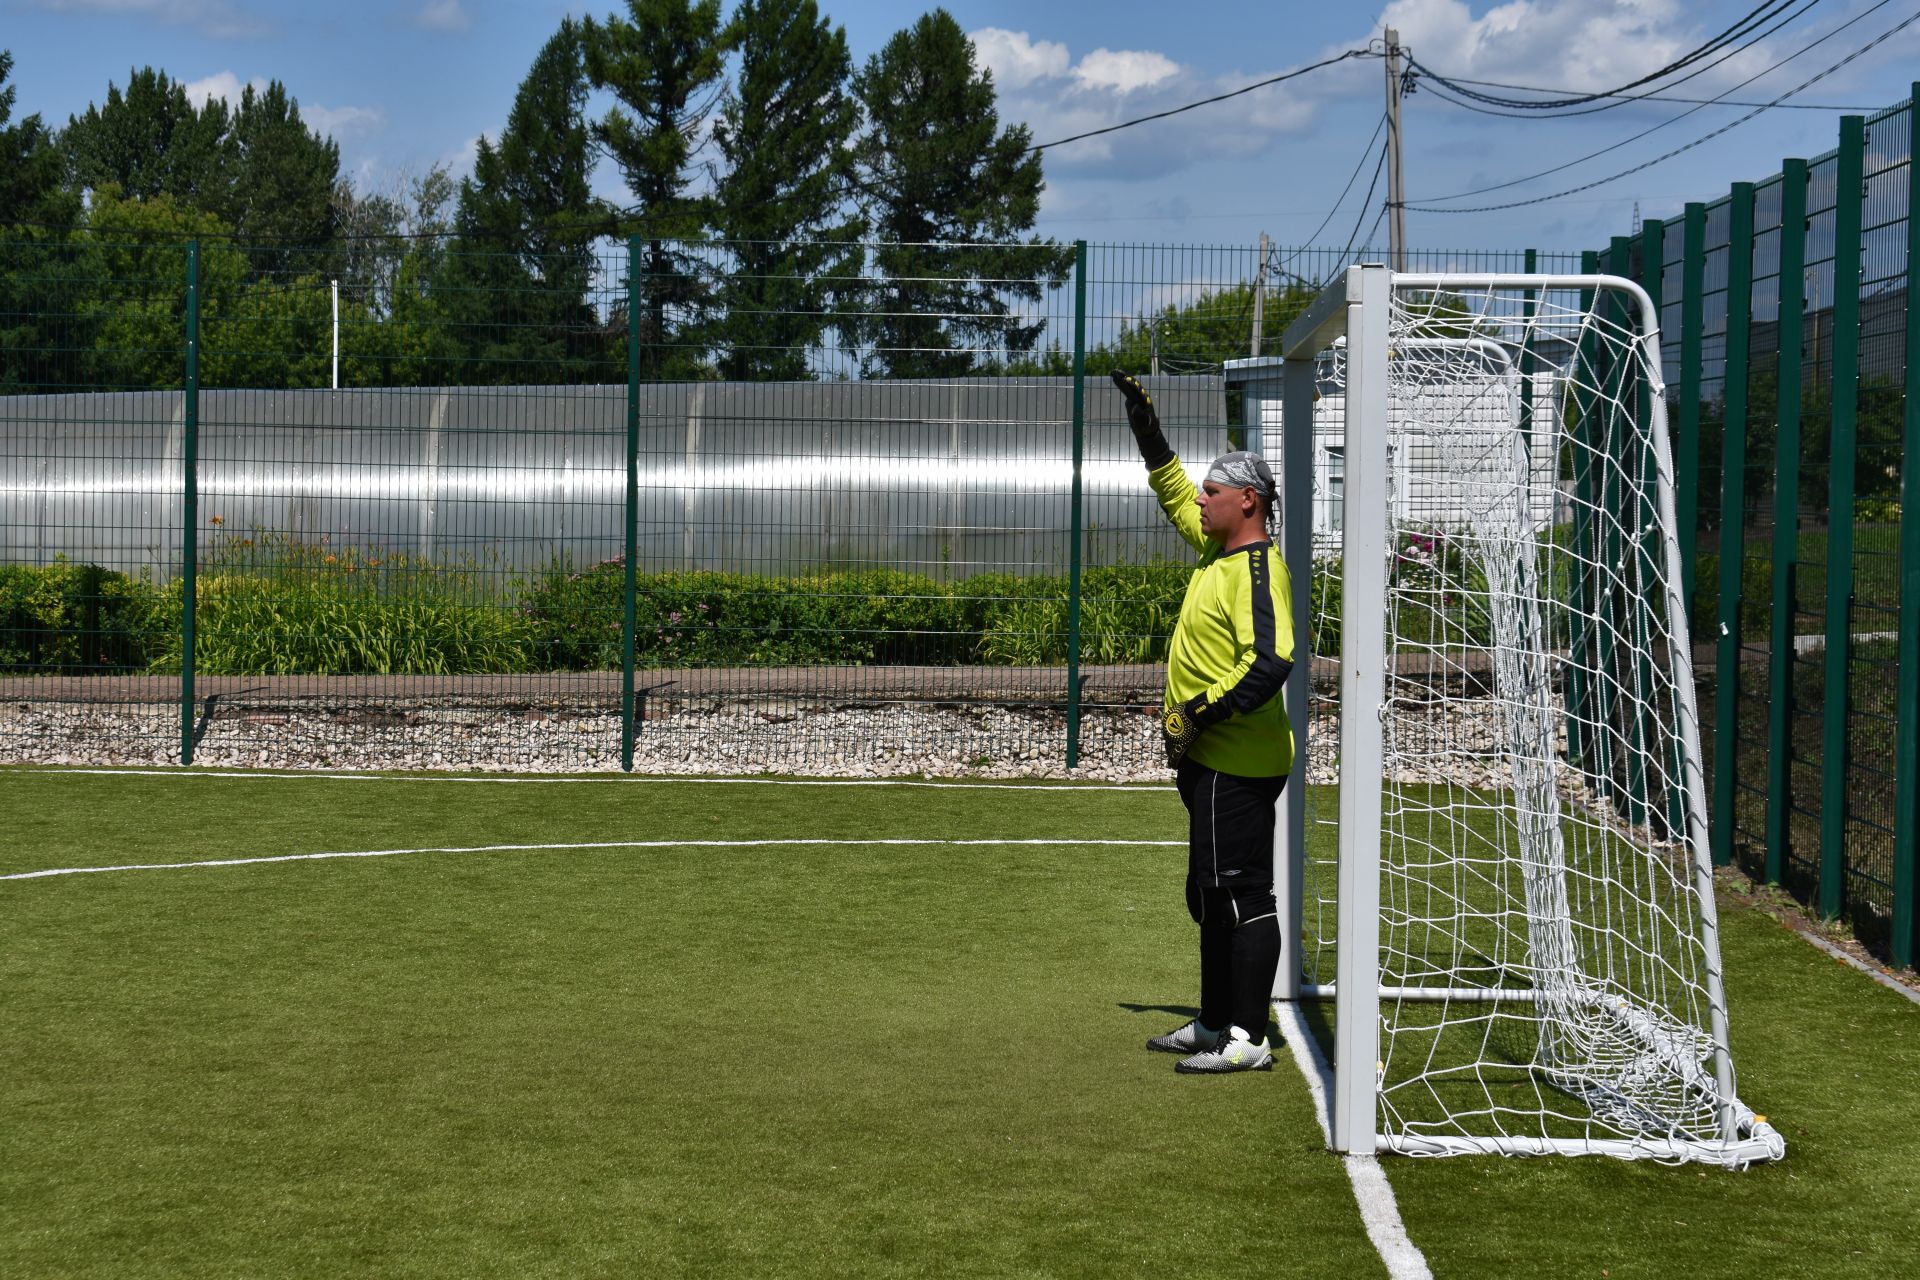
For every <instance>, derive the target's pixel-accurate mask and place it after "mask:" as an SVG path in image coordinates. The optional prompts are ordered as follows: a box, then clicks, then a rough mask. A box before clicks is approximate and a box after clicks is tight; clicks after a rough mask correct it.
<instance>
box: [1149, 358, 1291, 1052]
mask: <svg viewBox="0 0 1920 1280" xmlns="http://www.w3.org/2000/svg"><path fill="white" fill-rule="evenodd" d="M1113 381H1114V384H1115V385H1116V386H1118V387H1119V388H1120V391H1121V393H1122V394H1123V395H1125V396H1126V401H1127V422H1128V424H1129V425H1130V426H1131V427H1132V428H1133V435H1134V440H1135V442H1136V443H1137V444H1138V445H1139V446H1140V456H1141V458H1142V459H1143V460H1144V461H1145V462H1146V464H1147V482H1148V483H1149V484H1150V485H1152V486H1153V492H1154V494H1155V496H1156V497H1158V498H1159V500H1160V506H1161V508H1162V509H1163V510H1164V511H1165V512H1166V513H1167V519H1169V520H1171V521H1172V522H1173V527H1174V528H1176V529H1178V530H1179V531H1180V536H1181V537H1183V538H1185V539H1186V540H1187V542H1188V543H1189V544H1190V545H1191V546H1192V547H1193V549H1194V550H1195V551H1197V552H1199V553H1200V563H1199V566H1198V567H1197V568H1196V569H1195V570H1194V571H1193V576H1192V578H1190V579H1189V580H1188V582H1187V594H1186V599H1185V600H1184V601H1182V603H1181V605H1180V620H1179V622H1178V623H1176V624H1175V626H1174V629H1173V642H1172V644H1171V645H1170V646H1169V648H1168V651H1167V691H1166V697H1165V699H1164V701H1163V704H1162V709H1161V717H1162V721H1161V724H1162V733H1163V737H1164V740H1165V744H1166V750H1167V763H1168V764H1169V765H1171V766H1172V767H1173V768H1174V769H1175V770H1176V772H1177V776H1178V781H1179V787H1180V799H1181V800H1182V801H1183V802H1184V803H1185V804H1186V807H1187V819H1188V821H1187V832H1188V836H1187V839H1188V850H1187V910H1188V912H1189V913H1190V914H1191V915H1192V916H1193V920H1194V923H1195V924H1198V925H1199V926H1200V1016H1199V1017H1197V1018H1195V1019H1194V1020H1193V1021H1192V1022H1189V1023H1187V1024H1186V1025H1185V1026H1183V1027H1180V1028H1178V1029H1177V1030H1174V1031H1170V1032H1168V1033H1167V1034H1166V1035H1163V1036H1155V1037H1154V1038H1153V1039H1151V1040H1149V1041H1147V1047H1148V1048H1149V1049H1153V1050H1155V1051H1157V1052H1161V1053H1177V1054H1180V1055H1182V1056H1181V1060H1180V1061H1179V1062H1178V1063H1176V1064H1175V1065H1174V1070H1176V1071H1180V1072H1183V1073H1188V1074H1215V1073H1221V1072H1229V1071H1265V1070H1267V1069H1269V1068H1270V1067H1272V1066H1273V1052H1272V1048H1271V1047H1270V1046H1269V1044H1268V1041H1267V1021H1268V1014H1269V1011H1270V1009H1271V1007H1272V998H1273V979H1274V974H1275V973H1276V972H1277V971H1278V969H1279V966H1280V919H1279V912H1278V907H1277V904H1276V903H1275V900H1274V891H1273V828H1274V807H1275V805H1276V803H1277V802H1278V801H1279V799H1280V792H1281V789H1282V788H1284V787H1285V786H1286V783H1287V774H1288V773H1289V772H1290V771H1291V770H1292V768H1293V728H1292V726H1291V725H1290V724H1288V722H1287V712H1286V706H1285V702H1284V699H1282V697H1281V696H1280V693H1281V690H1282V688H1283V687H1284V686H1285V685H1286V682H1287V675H1288V673H1289V672H1290V671H1292V670H1293V589H1292V585H1291V581H1290V579H1289V578H1288V576H1287V565H1286V561H1284V560H1283V559H1281V557H1280V553H1279V550H1278V549H1277V548H1276V547H1275V546H1274V544H1273V536H1272V533H1271V529H1270V525H1271V521H1272V519H1273V511H1274V505H1275V502H1274V500H1275V496H1276V495H1275V492H1274V485H1273V472H1272V470H1271V469H1269V468H1268V466H1267V464H1266V463H1265V462H1264V461H1262V460H1261V458H1260V457H1259V455H1257V454H1253V453H1247V452H1235V453H1228V454H1224V455H1222V456H1221V457H1219V458H1216V459H1215V460H1214V462H1213V465H1212V466H1210V467H1209V468H1208V469H1207V474H1206V478H1205V480H1204V481H1203V482H1202V484H1201V485H1200V487H1199V488H1198V489H1195V488H1194V485H1193V481H1192V480H1191V479H1189V478H1188V476H1187V473H1186V470H1185V469H1184V468H1183V467H1182V466H1181V465H1180V461H1179V459H1178V458H1176V457H1175V456H1174V452H1173V449H1172V447H1171V446H1170V445H1168V443H1167V437H1166V435H1165V433H1163V432H1162V431H1161V429H1160V416H1159V414H1158V413H1156V412H1155V411H1154V407H1153V400H1152V399H1151V398H1150V397H1149V396H1148V395H1147V393H1146V391H1145V390H1144V389H1143V388H1142V387H1141V386H1140V384H1139V382H1138V381H1136V380H1135V379H1134V378H1132V377H1130V376H1129V375H1127V374H1125V373H1123V372H1121V371H1120V370H1118V369H1116V370H1114V371H1113Z"/></svg>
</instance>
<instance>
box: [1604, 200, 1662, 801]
mask: <svg viewBox="0 0 1920 1280" xmlns="http://www.w3.org/2000/svg"><path fill="white" fill-rule="evenodd" d="M1609 258H1610V261H1609V262H1608V266H1607V269H1608V271H1609V272H1611V273H1612V274H1613V275H1616V276H1625V277H1628V278H1632V276H1633V239H1632V237H1630V236H1615V237H1613V243H1612V247H1611V252H1610V254H1609ZM1614 313H1615V315H1616V317H1617V318H1618V323H1619V325H1620V327H1621V328H1622V329H1624V330H1626V331H1627V332H1629V333H1638V332H1639V327H1640V326H1639V324H1638V317H1636V316H1635V315H1634V313H1633V307H1632V305H1631V304H1630V303H1629V302H1628V301H1627V299H1625V298H1616V299H1615V301H1614ZM1632 368H1633V366H1632V365H1631V364H1630V363H1629V362H1628V361H1626V360H1616V361H1615V362H1614V369H1613V376H1612V378H1611V379H1610V382H1611V385H1612V387H1613V392H1614V394H1613V396H1612V398H1613V400H1614V402H1615V403H1616V404H1617V403H1619V401H1620V394H1619V393H1620V392H1621V391H1622V390H1623V389H1624V386H1625V382H1626V379H1627V378H1628V377H1629V376H1630V375H1631V371H1632ZM1635 394H1636V402H1635V405H1634V412H1635V414H1636V415H1637V416H1638V417H1639V420H1640V421H1643V422H1644V421H1645V420H1646V419H1645V412H1646V405H1645V404H1644V403H1643V402H1644V400H1645V398H1646V387H1645V386H1644V385H1642V386H1641V387H1640V388H1639V389H1638V391H1637V392H1636V393H1635ZM1627 444H1628V441H1627V439H1626V435H1625V431H1624V428H1623V430H1622V431H1621V433H1620V435H1619V436H1618V437H1616V439H1615V440H1614V441H1613V442H1611V444H1610V446H1609V448H1608V451H1607V452H1608V453H1609V455H1610V456H1612V457H1613V462H1614V466H1613V467H1610V468H1609V469H1608V476H1609V477H1610V480H1611V484H1612V489H1613V501H1611V502H1609V503H1607V506H1606V509H1607V510H1608V511H1610V512H1613V513H1614V514H1615V516H1616V519H1614V520H1613V521H1612V522H1611V523H1610V524H1609V525H1608V528H1607V547H1606V551H1607V558H1606V561H1605V563H1607V564H1610V565H1615V566H1621V567H1624V566H1625V564H1626V558H1627V557H1628V556H1629V555H1631V556H1633V557H1634V558H1635V561H1636V563H1637V562H1638V561H1639V559H1640V557H1641V556H1642V555H1643V549H1642V547H1643V544H1642V540H1641V539H1640V538H1632V539H1629V538H1628V537H1627V534H1626V530H1625V529H1624V528H1623V527H1622V526H1623V525H1625V524H1629V523H1630V524H1632V525H1633V526H1634V527H1635V528H1644V527H1645V525H1646V519H1645V510H1646V498H1647V494H1646V466H1645V464H1646V461H1647V460H1646V458H1645V457H1644V456H1638V457H1625V456H1619V454H1617V453H1616V450H1620V451H1621V452H1624V450H1622V449H1621V447H1622V446H1623V445H1627ZM1636 450H1637V446H1636ZM1642 452H1643V451H1642ZM1629 484H1631V485H1632V486H1633V493H1632V494H1631V495H1629V494H1628V493H1627V491H1626V490H1627V486H1628V485H1629ZM1629 502H1631V503H1632V505H1633V515H1632V516H1631V517H1628V516H1626V514H1625V512H1626V508H1627V504H1628V503H1629ZM1634 576H1637V575H1628V581H1629V582H1631V581H1632V578H1633V577H1634ZM1631 594H1632V588H1631V587H1623V588H1622V589H1621V591H1618V592H1615V593H1614V596H1613V598H1612V599H1611V600H1610V601H1609V602H1608V603H1609V604H1610V605H1611V607H1612V608H1613V610H1614V613H1613V616H1612V617H1611V618H1609V619H1608V620H1607V621H1606V622H1605V623H1604V624H1603V630H1602V632H1601V635H1602V637H1603V639H1604V640H1605V647H1606V648H1607V650H1608V652H1609V653H1610V654H1612V655H1617V656H1618V657H1621V658H1627V657H1629V656H1631V655H1638V656H1633V657H1632V661H1633V670H1632V674H1631V677H1630V678H1631V679H1632V681H1633V684H1632V690H1633V696H1632V699H1631V701H1629V700H1628V699H1626V698H1624V697H1620V698H1616V699H1615V705H1616V706H1618V708H1619V711H1620V713H1621V714H1622V715H1623V716H1625V717H1627V718H1628V720H1629V723H1628V724H1627V725H1626V726H1625V728H1626V731H1627V741H1628V742H1629V743H1631V744H1632V749H1631V750H1630V751H1629V752H1628V753H1627V770H1626V772H1627V776H1626V780H1625V781H1626V788H1627V819H1628V821H1630V822H1633V823H1644V822H1645V821H1646V820H1647V814H1648V808H1647V766H1646V759H1647V719H1646V718H1647V716H1648V715H1650V714H1651V713H1652V701H1651V698H1650V695H1651V693H1652V688H1651V686H1652V679H1651V674H1650V672H1649V670H1648V666H1647V659H1646V657H1645V654H1646V652H1647V646H1646V645H1645V644H1644V643H1636V642H1635V641H1636V639H1637V638H1638V639H1641V640H1644V631H1645V627H1646V620H1645V612H1646V607H1645V600H1644V599H1637V600H1626V599H1622V598H1621V597H1622V596H1623V595H1631ZM1635 631H1640V632H1642V633H1643V634H1642V636H1640V637H1636V636H1635V634H1634V633H1635ZM1623 646H1625V648H1626V650H1627V652H1622V648H1623ZM1622 665H1624V663H1623V664H1622ZM1621 683H1622V684H1624V683H1625V681H1622V682H1621ZM1622 692H1624V690H1622ZM1608 710H1609V713H1611V711H1612V710H1613V708H1611V707H1610V708H1608Z"/></svg>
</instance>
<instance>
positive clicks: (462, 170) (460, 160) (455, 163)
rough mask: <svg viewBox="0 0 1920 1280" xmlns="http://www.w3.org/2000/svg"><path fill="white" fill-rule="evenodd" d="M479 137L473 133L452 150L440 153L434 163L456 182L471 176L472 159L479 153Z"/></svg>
mask: <svg viewBox="0 0 1920 1280" xmlns="http://www.w3.org/2000/svg"><path fill="white" fill-rule="evenodd" d="M480 137H481V135H479V134H477V133H476V134H474V135H473V136H472V137H471V138H468V139H467V140H466V141H465V142H463V143H461V144H460V145H459V146H457V147H455V148H454V149H453V150H451V151H449V152H447V153H445V154H444V155H442V156H441V157H440V158H439V159H438V160H436V161H435V162H434V163H436V164H438V165H439V166H440V167H441V168H443V169H445V170H446V171H447V174H448V176H450V177H452V178H453V180H454V181H456V182H458V181H459V180H460V179H462V178H467V177H471V176H473V160H474V157H475V156H477V155H479V154H480Z"/></svg>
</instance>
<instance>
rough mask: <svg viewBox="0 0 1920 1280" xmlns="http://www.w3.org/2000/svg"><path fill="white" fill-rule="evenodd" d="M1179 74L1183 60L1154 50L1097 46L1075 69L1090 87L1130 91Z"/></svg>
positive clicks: (1122, 91) (1124, 92) (1077, 77)
mask: <svg viewBox="0 0 1920 1280" xmlns="http://www.w3.org/2000/svg"><path fill="white" fill-rule="evenodd" d="M1179 73H1180V64H1179V63H1177V62H1175V61H1173V60H1172V59H1171V58H1168V57H1166V56H1164V55H1163V54H1158V53H1154V52H1153V51H1152V50H1150V49H1123V50H1117V51H1116V50H1113V49H1095V50H1094V51H1093V52H1092V53H1090V54H1088V55H1087V56H1086V57H1084V58H1082V59H1080V65H1079V66H1077V67H1075V68H1074V69H1073V78H1074V79H1075V80H1078V81H1079V82H1080V83H1081V84H1082V85H1083V86H1085V87H1086V88H1089V89H1113V90H1116V91H1118V92H1120V93H1122V94H1127V93H1132V92H1133V91H1134V90H1135V89H1145V88H1148V87H1149V86H1152V85H1156V84H1159V83H1160V82H1161V81H1162V80H1165V79H1166V78H1167V77H1169V76H1174V75H1178V74H1179Z"/></svg>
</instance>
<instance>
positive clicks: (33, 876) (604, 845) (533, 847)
mask: <svg viewBox="0 0 1920 1280" xmlns="http://www.w3.org/2000/svg"><path fill="white" fill-rule="evenodd" d="M893 845H944V846H948V847H957V846H963V845H1067V846H1091V847H1097V848H1175V847H1181V848H1184V847H1185V845H1186V842H1185V841H1183V840H1092V839H1059V840H1052V839H1044V838H1039V837H1020V838H1008V837H1001V838H985V839H977V840H955V839H932V838H920V837H913V836H895V837H879V836H876V837H873V838H870V839H864V840H838V839H832V838H827V837H817V838H805V837H800V838H786V839H768V840H584V841H578V842H575V843H570V844H477V845H432V846H427V847H423V848H418V849H340V850H334V851H332V852H328V853H282V854H274V855H272V856H269V857H260V858H209V859H205V860H202V861H198V862H130V863H124V864H122V865H119V866H112V867H51V868H48V869H47V870H44V871H15V872H13V873H11V874H9V875H0V880H43V879H46V878H48V877H51V876H85V875H99V874H102V873H105V872H109V871H182V870H187V869H189V868H200V869H206V868H210V867H251V866H260V865H263V864H265V863H271V862H321V861H325V860H328V859H332V858H403V857H408V856H410V855H413V854H422V853H543V852H559V851H566V850H580V849H782V848H793V847H796V846H832V847H840V848H869V847H878V846H893Z"/></svg>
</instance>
